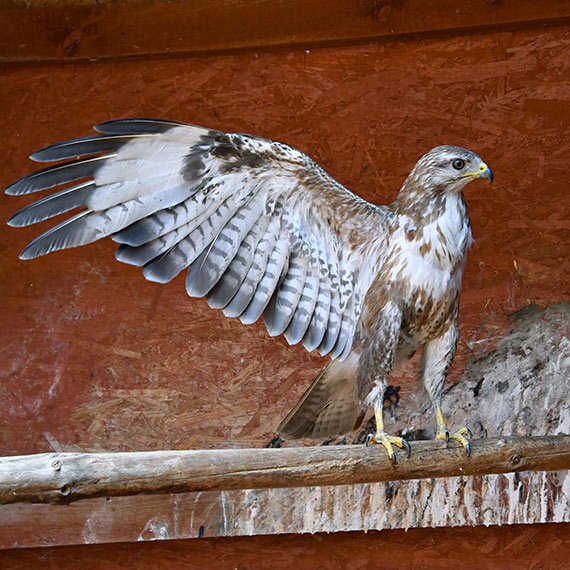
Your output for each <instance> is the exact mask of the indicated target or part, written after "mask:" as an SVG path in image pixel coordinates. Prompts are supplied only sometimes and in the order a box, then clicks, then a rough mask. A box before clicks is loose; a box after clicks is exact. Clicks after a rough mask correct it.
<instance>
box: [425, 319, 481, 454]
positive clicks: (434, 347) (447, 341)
mask: <svg viewBox="0 0 570 570" xmlns="http://www.w3.org/2000/svg"><path fill="white" fill-rule="evenodd" d="M458 337H459V327H458V325H457V318H454V319H453V321H452V322H451V323H450V326H449V327H448V328H447V330H446V331H445V332H444V333H443V334H442V335H441V336H440V337H438V338H436V339H434V340H431V341H429V342H428V343H426V344H425V345H424V349H423V353H422V360H421V364H420V369H421V371H422V372H421V373H422V379H423V383H424V386H425V388H426V390H427V393H428V394H429V397H430V400H431V402H432V404H433V406H434V408H435V418H436V422H437V432H436V436H435V439H439V440H443V441H445V442H449V440H450V439H455V440H456V441H458V442H459V443H460V444H461V445H462V446H463V447H464V448H465V450H466V451H467V454H468V455H469V454H470V453H471V448H470V446H469V441H468V440H467V438H466V437H465V436H466V435H469V434H470V432H469V430H468V428H466V427H462V428H461V429H459V430H457V431H456V432H451V433H450V432H449V430H448V429H447V425H446V423H445V419H444V417H443V412H442V411H441V395H442V392H443V383H444V381H445V377H446V376H447V371H448V370H449V367H450V366H451V363H452V362H453V357H454V356H455V349H456V347H457V339H458Z"/></svg>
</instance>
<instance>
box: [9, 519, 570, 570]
mask: <svg viewBox="0 0 570 570" xmlns="http://www.w3.org/2000/svg"><path fill="white" fill-rule="evenodd" d="M569 559H570V533H568V529H567V528H566V527H564V526H563V525H556V524H550V525H540V526H528V525H525V526H512V527H502V528H500V529H497V528H485V527H479V528H475V529H415V530H410V531H407V532H405V531H393V532H389V533H388V532H369V533H368V534H364V533H355V532H352V533H342V534H318V535H313V536H292V535H285V536H281V537H279V538H278V539H276V538H275V537H271V536H263V537H261V536H260V537H250V538H239V539H235V538H221V539H220V538H217V539H207V538H203V539H200V540H192V541H188V540H187V541H181V540H180V541H170V542H168V543H165V542H160V543H147V544H140V543H139V544H133V543H129V544H112V545H110V544H106V545H89V546H82V547H80V548H77V547H58V548H34V549H28V550H5V551H3V552H0V565H2V568H4V569H5V570H28V569H29V568H34V569H38V570H48V569H49V570H63V569H68V568H82V569H85V570H106V569H109V570H111V569H112V570H131V569H133V568H136V570H155V569H156V568H161V569H162V568H163V569H170V568H178V569H182V568H187V569H192V570H199V569H204V570H209V569H211V568H216V569H219V570H236V569H237V570H254V569H255V570H257V569H271V570H280V569H283V570H289V569H292V568H295V569H299V570H315V569H322V570H364V569H372V568H382V569H383V570H399V569H401V568H410V569H414V570H415V569H423V568H437V569H439V568H441V569H446V570H447V569H456V568H467V567H472V568H485V569H486V570H520V569H521V568H525V569H528V570H562V569H564V568H568V560H569Z"/></svg>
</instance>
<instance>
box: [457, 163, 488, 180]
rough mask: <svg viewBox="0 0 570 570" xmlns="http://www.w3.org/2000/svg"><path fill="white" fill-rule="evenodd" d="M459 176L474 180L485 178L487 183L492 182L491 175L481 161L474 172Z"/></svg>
mask: <svg viewBox="0 0 570 570" xmlns="http://www.w3.org/2000/svg"><path fill="white" fill-rule="evenodd" d="M461 176H475V177H476V178H486V179H487V180H488V181H489V182H491V183H492V182H493V173H492V172H491V169H490V168H489V167H488V166H487V165H486V164H485V163H484V162H483V161H481V163H480V164H479V168H478V169H477V170H476V171H475V172H465V173H464V174H462V175H461Z"/></svg>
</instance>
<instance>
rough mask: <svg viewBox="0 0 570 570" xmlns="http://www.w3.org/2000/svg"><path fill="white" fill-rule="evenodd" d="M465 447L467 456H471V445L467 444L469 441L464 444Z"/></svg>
mask: <svg viewBox="0 0 570 570" xmlns="http://www.w3.org/2000/svg"><path fill="white" fill-rule="evenodd" d="M465 449H466V450H467V457H471V446H470V445H469V442H467V443H466V444H465Z"/></svg>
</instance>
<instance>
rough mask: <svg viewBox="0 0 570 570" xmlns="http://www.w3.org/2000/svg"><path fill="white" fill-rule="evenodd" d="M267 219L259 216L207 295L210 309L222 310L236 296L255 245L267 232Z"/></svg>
mask: <svg viewBox="0 0 570 570" xmlns="http://www.w3.org/2000/svg"><path fill="white" fill-rule="evenodd" d="M269 219H270V218H269V216H267V215H265V214H263V215H262V216H260V218H259V219H258V220H257V222H256V224H255V225H254V226H253V228H251V230H250V231H249V233H248V234H247V235H246V236H245V238H244V239H243V241H242V242H241V244H240V246H239V248H238V250H237V252H236V254H235V255H234V258H233V259H232V260H231V262H230V264H229V266H228V267H227V269H226V270H225V271H224V273H223V275H222V276H221V277H220V279H219V280H218V282H217V283H216V284H215V285H214V287H213V288H212V289H211V290H210V292H209V293H208V295H207V297H206V300H207V301H208V305H210V307H212V309H223V308H224V307H226V306H227V305H228V303H229V302H230V301H231V300H232V299H233V297H234V296H235V295H236V294H237V292H238V290H239V289H240V287H241V286H242V283H243V282H244V280H245V278H246V276H247V274H248V272H249V269H250V267H251V264H252V263H253V257H254V255H255V251H256V248H257V244H258V243H259V242H260V240H261V239H262V238H263V236H264V235H265V232H266V231H267V227H268V225H269ZM240 314H241V313H240Z"/></svg>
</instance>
